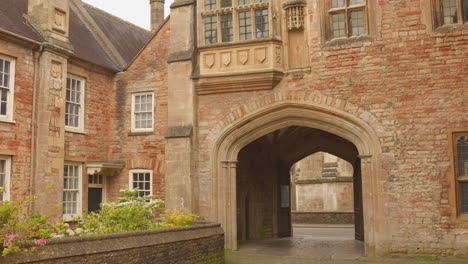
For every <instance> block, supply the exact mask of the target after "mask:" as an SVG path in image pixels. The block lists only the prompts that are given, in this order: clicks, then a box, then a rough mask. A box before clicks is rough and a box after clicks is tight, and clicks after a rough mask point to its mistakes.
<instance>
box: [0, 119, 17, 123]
mask: <svg viewBox="0 0 468 264" xmlns="http://www.w3.org/2000/svg"><path fill="white" fill-rule="evenodd" d="M0 123H9V124H16V121H14V120H10V119H3V118H0Z"/></svg>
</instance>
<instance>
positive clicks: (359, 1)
mask: <svg viewBox="0 0 468 264" xmlns="http://www.w3.org/2000/svg"><path fill="white" fill-rule="evenodd" d="M341 1H343V0H341ZM349 4H350V5H357V4H362V0H350V2H349Z"/></svg>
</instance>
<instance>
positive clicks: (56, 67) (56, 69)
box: [50, 61, 62, 79]
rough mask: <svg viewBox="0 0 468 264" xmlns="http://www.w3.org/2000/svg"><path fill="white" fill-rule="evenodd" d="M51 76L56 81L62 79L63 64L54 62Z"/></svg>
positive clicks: (51, 67)
mask: <svg viewBox="0 0 468 264" xmlns="http://www.w3.org/2000/svg"><path fill="white" fill-rule="evenodd" d="M50 76H52V77H53V78H56V79H60V78H61V77H62V64H60V63H59V62H56V61H53V62H52V64H51V66H50Z"/></svg>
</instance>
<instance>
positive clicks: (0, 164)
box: [0, 160, 6, 188]
mask: <svg viewBox="0 0 468 264" xmlns="http://www.w3.org/2000/svg"><path fill="white" fill-rule="evenodd" d="M5 177H6V160H0V188H2V187H3V185H5Z"/></svg>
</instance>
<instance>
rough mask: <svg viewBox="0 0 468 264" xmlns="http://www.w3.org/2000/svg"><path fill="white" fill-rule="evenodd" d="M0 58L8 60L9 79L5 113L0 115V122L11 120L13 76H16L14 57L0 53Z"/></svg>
mask: <svg viewBox="0 0 468 264" xmlns="http://www.w3.org/2000/svg"><path fill="white" fill-rule="evenodd" d="M0 59H2V60H7V61H9V62H10V72H9V74H10V80H9V87H8V88H9V93H8V96H7V109H6V111H7V112H6V115H0V122H13V113H14V104H15V101H14V100H15V76H16V59H15V58H12V57H9V56H5V55H2V54H0Z"/></svg>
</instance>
